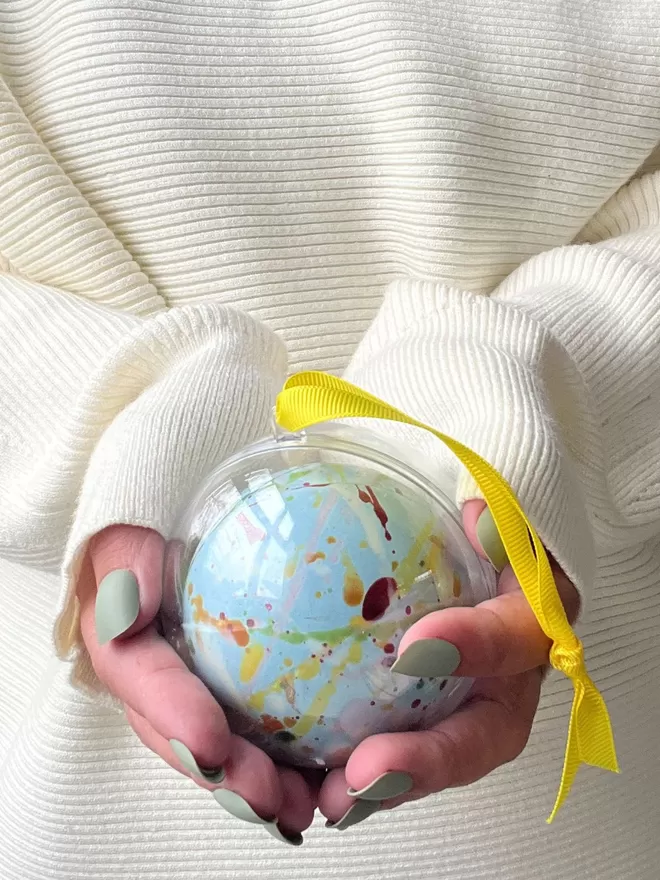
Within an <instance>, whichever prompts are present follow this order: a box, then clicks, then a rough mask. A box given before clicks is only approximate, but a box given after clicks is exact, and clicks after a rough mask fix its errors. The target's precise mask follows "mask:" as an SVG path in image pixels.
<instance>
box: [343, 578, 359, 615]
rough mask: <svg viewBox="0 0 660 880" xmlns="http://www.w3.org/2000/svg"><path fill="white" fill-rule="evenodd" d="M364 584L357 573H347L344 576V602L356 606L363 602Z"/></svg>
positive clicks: (352, 606)
mask: <svg viewBox="0 0 660 880" xmlns="http://www.w3.org/2000/svg"><path fill="white" fill-rule="evenodd" d="M363 597H364V584H363V583H362V581H361V580H360V578H359V577H358V576H357V575H356V574H347V575H346V577H345V578H344V602H346V604H347V605H350V607H351V608H354V607H355V606H356V605H359V604H360V603H361V602H362V599H363Z"/></svg>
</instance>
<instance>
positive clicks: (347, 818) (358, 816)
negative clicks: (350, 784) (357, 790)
mask: <svg viewBox="0 0 660 880" xmlns="http://www.w3.org/2000/svg"><path fill="white" fill-rule="evenodd" d="M379 809H380V802H379V801H355V803H354V804H353V805H352V806H350V807H349V808H348V810H346V812H345V813H344V815H343V816H342V817H341V819H339V821H338V822H326V823H325V827H326V828H334V829H336V830H337V831H346V829H347V828H350V827H351V826H352V825H357V824H358V822H364V820H365V819H368V818H369V816H372V815H373V814H374V813H377V812H378V810H379Z"/></svg>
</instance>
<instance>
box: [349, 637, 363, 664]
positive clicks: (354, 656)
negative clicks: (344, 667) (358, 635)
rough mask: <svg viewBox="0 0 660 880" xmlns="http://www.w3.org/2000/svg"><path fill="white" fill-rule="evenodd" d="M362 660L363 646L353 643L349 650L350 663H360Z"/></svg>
mask: <svg viewBox="0 0 660 880" xmlns="http://www.w3.org/2000/svg"><path fill="white" fill-rule="evenodd" d="M361 660H362V645H361V644H360V643H359V642H352V643H351V645H350V647H349V649H348V663H360V662H361Z"/></svg>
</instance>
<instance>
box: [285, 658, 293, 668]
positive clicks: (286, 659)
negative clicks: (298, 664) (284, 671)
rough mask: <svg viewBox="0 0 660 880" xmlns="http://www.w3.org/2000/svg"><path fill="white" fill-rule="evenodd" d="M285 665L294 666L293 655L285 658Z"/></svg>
mask: <svg viewBox="0 0 660 880" xmlns="http://www.w3.org/2000/svg"><path fill="white" fill-rule="evenodd" d="M284 665H285V666H293V660H292V659H291V657H285V658H284Z"/></svg>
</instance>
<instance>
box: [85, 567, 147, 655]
mask: <svg viewBox="0 0 660 880" xmlns="http://www.w3.org/2000/svg"><path fill="white" fill-rule="evenodd" d="M139 613H140V589H139V587H138V582H137V580H136V579H135V575H134V574H133V572H132V571H126V570H125V569H118V570H117V571H111V572H110V574H108V575H106V576H105V577H104V578H103V580H102V581H101V583H100V584H99V590H98V593H97V594H96V609H95V619H96V638H97V639H98V643H99V645H105V644H106V643H107V642H110V641H112V639H116V638H117V636H120V635H121V634H122V633H125V632H126V630H127V629H128V628H129V626H132V625H133V624H134V623H135V621H136V620H137V616H138V614H139Z"/></svg>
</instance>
